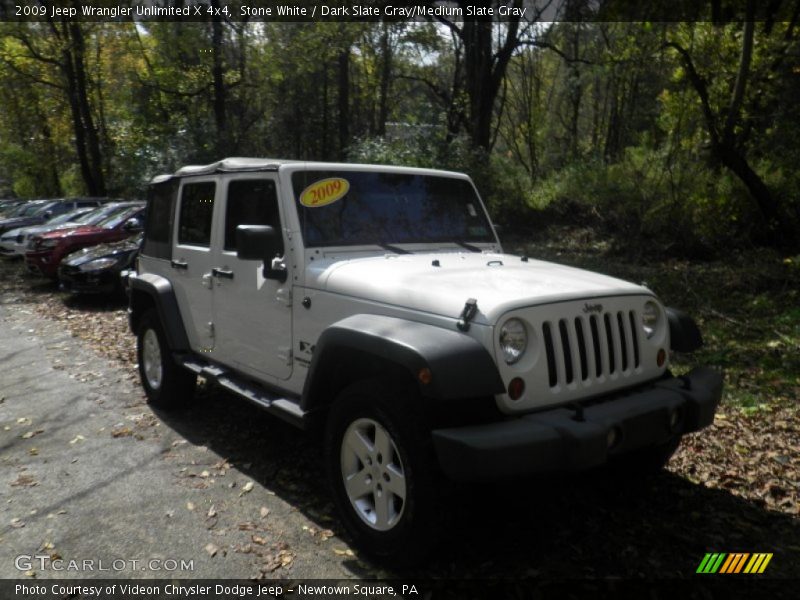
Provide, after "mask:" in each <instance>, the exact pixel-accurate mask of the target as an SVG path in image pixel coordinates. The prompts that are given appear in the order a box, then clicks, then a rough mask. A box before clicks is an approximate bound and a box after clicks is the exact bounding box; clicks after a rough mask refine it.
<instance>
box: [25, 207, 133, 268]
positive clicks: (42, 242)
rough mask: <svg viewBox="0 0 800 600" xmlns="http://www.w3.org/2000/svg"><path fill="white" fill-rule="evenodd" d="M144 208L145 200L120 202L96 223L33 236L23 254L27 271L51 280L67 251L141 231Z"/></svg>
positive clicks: (111, 240)
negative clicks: (118, 205)
mask: <svg viewBox="0 0 800 600" xmlns="http://www.w3.org/2000/svg"><path fill="white" fill-rule="evenodd" d="M144 211H145V207H144V203H142V202H129V203H125V204H121V205H120V207H119V210H118V211H115V212H113V213H111V214H110V215H109V216H108V217H106V218H105V219H104V220H103V221H100V222H99V223H97V224H96V225H84V226H81V227H76V228H74V229H64V230H58V231H51V232H50V233H44V234H42V235H38V236H34V237H33V238H31V241H30V242H29V244H28V251H27V252H26V253H25V262H26V264H27V266H28V270H29V271H31V272H33V273H39V274H42V275H46V276H47V277H51V278H53V279H55V278H57V277H58V266H59V264H61V260H62V259H63V258H64V257H65V256H66V255H67V254H70V253H71V252H75V251H76V250H80V249H81V248H86V247H88V246H95V245H97V244H105V243H109V242H118V241H120V240H123V239H125V238H127V237H130V236H132V235H134V234H137V233H139V232H140V231H142V228H143V224H144Z"/></svg>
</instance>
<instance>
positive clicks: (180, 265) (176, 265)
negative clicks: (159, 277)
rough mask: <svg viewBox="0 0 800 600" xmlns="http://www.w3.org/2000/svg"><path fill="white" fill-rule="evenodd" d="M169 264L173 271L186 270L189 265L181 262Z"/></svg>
mask: <svg viewBox="0 0 800 600" xmlns="http://www.w3.org/2000/svg"><path fill="white" fill-rule="evenodd" d="M169 264H170V265H171V266H172V268H173V269H184V270H185V269H188V268H189V263H187V262H186V261H183V260H171V261H169Z"/></svg>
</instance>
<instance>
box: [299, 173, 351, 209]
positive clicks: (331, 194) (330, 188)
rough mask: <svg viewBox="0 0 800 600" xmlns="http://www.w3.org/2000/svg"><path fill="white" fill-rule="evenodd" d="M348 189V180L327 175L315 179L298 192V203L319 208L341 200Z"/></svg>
mask: <svg viewBox="0 0 800 600" xmlns="http://www.w3.org/2000/svg"><path fill="white" fill-rule="evenodd" d="M349 189H350V182H349V181H347V179H342V178H341V177H329V178H328V179H320V180H319V181H315V182H314V183H312V184H311V185H310V186H308V187H307V188H306V189H304V190H303V193H301V194H300V204H302V205H303V206H308V207H309V208H319V207H320V206H327V205H328V204H333V203H334V202H336V201H337V200H341V199H342V198H343V197H344V196H345V194H347V192H348V190H349Z"/></svg>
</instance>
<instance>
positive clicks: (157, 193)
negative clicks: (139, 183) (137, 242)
mask: <svg viewBox="0 0 800 600" xmlns="http://www.w3.org/2000/svg"><path fill="white" fill-rule="evenodd" d="M177 192H178V181H177V180H175V179H169V180H167V181H163V182H161V183H156V184H153V185H151V186H150V188H149V190H148V194H147V217H148V218H147V221H146V225H145V236H144V244H143V246H142V254H143V255H145V256H152V257H154V258H163V259H167V260H169V259H170V258H172V249H171V247H170V246H171V245H172V240H171V235H170V234H171V233H172V224H173V222H174V221H173V214H174V210H175V196H176V195H177Z"/></svg>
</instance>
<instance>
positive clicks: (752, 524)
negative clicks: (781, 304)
mask: <svg viewBox="0 0 800 600" xmlns="http://www.w3.org/2000/svg"><path fill="white" fill-rule="evenodd" d="M133 343H134V340H133V338H132V336H130V334H129V333H128V331H127V324H126V321H125V310H124V305H123V304H122V302H110V301H108V300H106V299H76V298H69V297H66V296H65V295H63V294H61V293H59V292H57V290H55V289H54V288H53V287H52V286H50V285H47V284H43V283H41V281H40V280H36V279H34V278H31V277H29V276H27V275H23V274H22V273H21V271H20V269H19V265H18V264H9V263H6V262H5V261H3V262H2V264H0V344H1V345H0V352H1V353H0V359H2V364H3V370H2V373H0V398H1V399H0V428H2V430H1V431H0V447H2V448H3V449H4V451H3V454H2V459H0V461H2V462H0V464H2V467H3V469H2V476H0V500H1V501H2V503H0V577H14V576H18V573H17V571H16V569H15V568H14V566H13V561H12V557H13V556H15V555H17V554H19V553H23V552H24V553H47V554H51V555H58V556H61V557H63V558H65V559H69V558H72V557H77V558H98V559H99V558H102V559H104V560H107V561H108V560H113V559H114V558H125V559H146V558H150V557H155V558H163V557H167V558H175V559H192V560H194V571H191V572H188V571H184V572H178V573H175V574H174V575H177V576H181V577H279V578H307V577H332V578H365V577H366V578H381V579H383V578H390V577H398V576H414V577H435V578H459V579H463V578H483V579H495V578H514V579H525V578H545V579H554V578H576V577H577V578H585V577H636V578H652V577H668V578H669V577H692V576H693V574H694V571H695V569H696V568H697V565H698V564H699V562H700V560H701V559H702V558H703V556H704V554H705V553H706V552H737V551H739V552H773V553H775V557H774V558H773V561H772V563H771V564H770V567H769V570H768V573H767V574H766V575H768V576H771V577H794V578H797V577H799V576H800V560H798V559H800V522H799V520H798V518H797V502H796V498H797V496H796V493H797V481H796V480H790V481H783V480H782V479H781V478H780V477H781V476H782V475H781V473H784V474H785V473H786V472H790V473H792V472H795V473H796V465H797V429H796V427H797V425H796V420H795V419H792V414H793V413H792V414H789V413H787V414H786V415H782V414H779V415H778V420H779V421H785V424H784V425H782V426H779V427H777V429H776V428H772V427H770V432H769V435H770V436H771V437H769V438H768V439H762V438H763V436H759V435H755V436H754V435H753V432H754V431H755V432H756V433H757V432H758V427H759V426H761V425H760V423H759V422H757V421H751V422H748V421H747V420H746V419H747V417H745V416H742V415H740V414H739V413H737V412H735V411H732V410H727V409H726V410H725V411H724V412H723V413H722V414H721V416H720V418H718V420H717V422H716V423H715V426H714V427H713V428H712V429H711V430H709V432H707V434H706V435H705V436H703V435H702V434H701V435H697V436H691V437H690V438H689V439H688V440H687V441H686V442H685V443H684V444H683V446H682V448H681V450H680V451H679V454H678V455H677V457H676V459H675V460H674V465H673V466H672V467H671V469H672V471H670V472H665V473H663V474H662V475H660V476H658V477H655V478H652V479H648V480H646V481H635V482H625V481H621V480H619V479H615V478H611V477H609V476H607V475H606V474H604V473H599V474H590V475H587V476H582V477H580V478H572V479H567V478H556V479H552V478H550V479H537V480H535V481H530V482H525V483H522V484H520V483H510V484H505V485H495V486H483V487H471V488H464V489H458V488H456V489H454V490H452V494H451V497H450V504H449V506H450V508H451V510H450V511H449V513H450V514H449V515H448V525H447V528H446V536H445V539H444V541H443V543H442V544H441V546H440V547H439V548H438V549H437V552H436V554H435V557H434V558H433V559H432V560H431V562H430V563H429V564H428V565H427V566H426V567H425V568H423V569H417V570H414V571H407V572H399V571H397V570H394V569H392V568H391V566H380V565H375V564H373V563H371V562H370V561H369V560H367V559H366V558H364V557H361V556H359V555H358V554H357V553H356V552H355V551H354V550H353V549H352V548H351V547H350V546H349V545H348V543H347V540H346V539H345V538H343V537H340V534H341V532H340V530H339V529H338V526H337V523H336V521H335V520H334V519H333V518H332V517H333V515H334V511H333V507H332V505H331V503H330V497H329V494H328V490H327V487H326V485H325V482H324V477H323V473H322V470H321V467H320V459H319V448H318V446H317V445H316V444H315V443H314V442H313V440H310V439H308V438H307V437H306V436H305V435H304V434H302V433H299V432H297V431H295V430H294V429H292V428H291V427H290V426H288V425H285V424H283V423H282V422H280V421H278V420H276V419H272V418H270V417H268V416H267V415H265V414H264V413H262V412H261V411H259V410H258V409H257V408H254V407H252V406H251V405H249V404H247V403H245V402H243V401H241V400H239V399H237V398H235V397H233V396H231V395H229V394H226V393H224V392H222V391H219V390H217V389H213V388H212V389H205V388H202V389H201V390H200V393H199V394H198V399H197V402H196V403H195V404H194V405H193V406H192V408H191V409H190V410H187V411H182V412H179V413H174V414H162V413H156V412H153V411H152V410H151V409H150V408H149V407H148V406H147V405H146V404H145V402H144V397H143V395H142V393H141V390H140V388H139V386H138V380H137V377H136V374H135V357H134V351H133ZM6 365H8V367H7V366H6ZM773 418H774V415H773ZM731 436H733V437H741V438H742V439H743V440H744V442H743V443H745V444H748V443H752V444H755V445H756V449H757V450H759V449H760V450H759V451H761V450H763V454H754V453H753V452H750V450H752V447H751V446H747V452H746V453H742V452H738V451H735V450H732V447H731V444H730V440H731V439H733V438H732V437H731ZM749 438H752V440H753V441H752V442H747V439H749ZM769 452H772V453H773V454H768V453H769ZM770 461H772V462H770ZM782 461H788V463H789V466H790V467H792V468H793V469H794V470H793V471H779V476H778V477H777V478H774V481H772V483H771V484H770V485H772V486H773V487H774V488H775V489H773V487H766V488H764V489H761V490H760V491H759V490H758V489H757V486H751V485H739V484H738V483H737V482H738V481H739V480H742V479H743V478H747V477H750V472H749V471H748V469H757V468H758V464H766V465H768V468H771V467H769V465H771V464H772V463H773V462H774V463H775V464H782ZM769 472H770V473H771V472H772V471H769ZM726 473H727V475H726ZM776 489H777V492H776V491H775V490H776ZM787 490H788V491H787ZM787 499H788V500H787ZM32 571H33V572H32V573H30V575H32V576H35V577H51V576H54V574H53V573H52V572H50V571H47V570H41V569H34V570H32ZM61 575H62V576H63V575H72V574H69V573H61ZM83 575H85V574H83ZM105 576H108V574H105ZM120 576H126V577H128V576H130V577H135V576H140V577H161V576H163V575H162V574H160V573H153V572H146V571H143V572H136V573H133V572H124V573H121V574H120Z"/></svg>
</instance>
